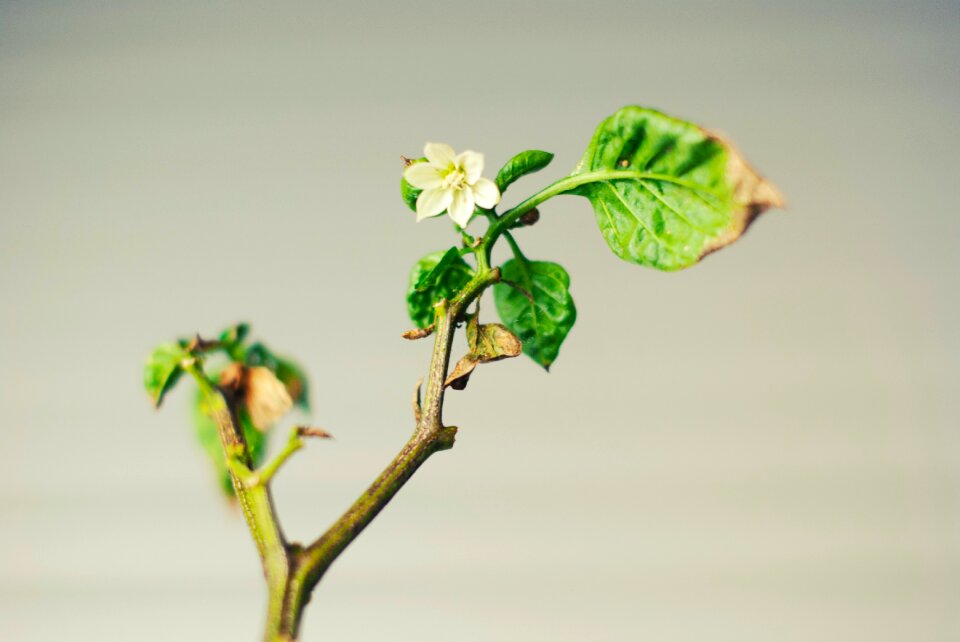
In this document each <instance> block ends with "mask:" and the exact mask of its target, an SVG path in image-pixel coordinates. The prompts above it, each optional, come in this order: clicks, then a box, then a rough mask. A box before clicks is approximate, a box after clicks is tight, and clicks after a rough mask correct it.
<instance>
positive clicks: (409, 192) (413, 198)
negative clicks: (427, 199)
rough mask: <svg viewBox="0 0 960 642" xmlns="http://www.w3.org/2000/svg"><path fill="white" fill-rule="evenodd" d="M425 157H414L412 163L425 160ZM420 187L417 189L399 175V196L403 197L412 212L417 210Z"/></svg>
mask: <svg viewBox="0 0 960 642" xmlns="http://www.w3.org/2000/svg"><path fill="white" fill-rule="evenodd" d="M426 160H427V159H426V158H415V159H413V162H414V163H422V162H425V161H426ZM422 191H423V190H422V189H417V188H416V187H414V186H413V185H411V184H410V183H408V182H407V179H405V178H404V177H403V176H401V177H400V197H401V198H402V199H403V202H404V203H406V204H407V207H409V208H410V209H411V210H413V211H414V212H416V211H417V198H418V197H419V196H420V192H422Z"/></svg>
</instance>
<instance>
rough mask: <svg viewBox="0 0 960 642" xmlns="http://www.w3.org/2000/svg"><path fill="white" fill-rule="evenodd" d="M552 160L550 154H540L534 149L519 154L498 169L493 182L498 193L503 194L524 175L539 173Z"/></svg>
mask: <svg viewBox="0 0 960 642" xmlns="http://www.w3.org/2000/svg"><path fill="white" fill-rule="evenodd" d="M552 160H553V154H551V153H550V152H541V151H539V150H536V149H528V150H527V151H525V152H520V153H519V154H517V155H516V156H514V157H513V158H511V159H510V160H508V161H507V162H506V164H505V165H504V166H503V167H501V168H500V171H499V172H497V178H496V179H494V182H496V184H497V187H498V188H499V189H500V193H501V194H503V192H504V191H505V190H506V189H507V187H508V186H509V185H510V184H511V183H513V182H514V181H515V180H517V179H518V178H520V177H521V176H524V175H526V174H532V173H533V172H539V171H540V170H541V169H543V168H544V167H546V166H547V165H549V164H550V161H552Z"/></svg>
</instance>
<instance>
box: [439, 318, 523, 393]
mask: <svg viewBox="0 0 960 642" xmlns="http://www.w3.org/2000/svg"><path fill="white" fill-rule="evenodd" d="M467 343H468V344H469V345H470V352H468V353H467V354H466V355H464V357H463V358H462V359H460V361H458V362H457V365H456V366H454V368H453V372H451V373H450V375H449V376H448V377H447V380H446V381H445V382H444V384H443V385H444V387H447V386H449V387H451V388H453V389H454V390H463V389H464V388H466V387H467V382H468V381H469V379H470V374H471V373H472V372H473V370H474V368H476V367H477V366H478V365H480V364H481V363H491V362H493V361H500V360H501V359H509V358H510V357H516V356H517V355H519V354H520V352H521V351H522V349H523V346H522V344H521V343H520V339H518V338H517V335H515V334H514V333H512V332H510V330H508V329H507V327H506V326H504V325H501V324H499V323H487V324H480V323H478V322H477V316H476V315H474V316H473V317H471V318H470V320H469V321H468V322H467Z"/></svg>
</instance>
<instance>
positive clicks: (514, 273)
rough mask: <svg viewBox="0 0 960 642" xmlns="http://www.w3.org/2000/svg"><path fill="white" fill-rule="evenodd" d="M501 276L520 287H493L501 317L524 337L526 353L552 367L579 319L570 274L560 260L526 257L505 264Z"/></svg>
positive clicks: (511, 328)
mask: <svg viewBox="0 0 960 642" xmlns="http://www.w3.org/2000/svg"><path fill="white" fill-rule="evenodd" d="M500 276H501V278H502V279H504V280H505V281H509V282H510V283H511V284H514V285H516V286H517V287H514V285H510V284H507V283H498V284H497V285H495V286H494V287H493V298H494V302H495V303H496V305H497V312H498V313H499V314H500V318H501V319H502V320H503V322H504V324H506V326H507V327H508V328H510V330H512V331H513V333H514V334H516V335H517V336H519V337H520V340H521V341H522V342H523V352H524V353H525V354H526V355H528V356H529V357H530V358H531V359H533V360H534V361H536V362H537V363H539V364H540V365H541V366H543V367H544V368H547V369H549V368H550V364H552V363H553V362H554V360H556V358H557V354H558V353H559V352H560V345H561V344H562V343H563V340H564V339H565V338H566V337H567V333H568V332H570V328H572V327H573V324H574V322H576V320H577V308H576V306H574V304H573V298H572V297H571V296H570V276H569V275H568V274H567V271H566V270H564V269H563V268H562V267H561V266H559V265H557V264H556V263H549V262H546V261H529V260H527V259H525V258H516V259H511V260H509V261H507V262H506V263H504V264H503V265H502V266H501V267H500ZM518 288H520V289H518ZM521 290H522V291H521Z"/></svg>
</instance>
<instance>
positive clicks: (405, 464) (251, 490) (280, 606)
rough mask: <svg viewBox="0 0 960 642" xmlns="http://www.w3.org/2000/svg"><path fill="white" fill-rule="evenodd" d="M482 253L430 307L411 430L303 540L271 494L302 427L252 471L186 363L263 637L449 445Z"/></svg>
mask: <svg viewBox="0 0 960 642" xmlns="http://www.w3.org/2000/svg"><path fill="white" fill-rule="evenodd" d="M486 252H487V248H486V247H485V243H484V242H481V248H480V251H478V252H477V273H476V275H475V276H474V277H473V279H471V280H470V282H469V283H467V285H466V286H464V288H463V290H461V292H460V293H459V294H458V295H457V296H456V297H454V298H453V299H452V300H450V301H441V302H440V303H438V304H437V306H436V309H435V333H434V334H435V336H434V343H433V353H432V355H431V358H430V368H429V371H428V373H427V380H426V386H425V388H424V396H423V401H422V403H420V405H419V417H418V419H417V422H416V428H415V430H414V433H413V435H412V436H411V437H410V439H409V441H407V443H406V444H405V445H404V447H403V448H402V449H401V450H400V452H399V453H398V454H397V456H396V457H394V459H393V461H391V462H390V463H389V464H388V465H387V467H386V468H385V469H384V471H383V472H382V473H381V474H380V476H379V477H378V478H377V479H376V481H374V482H373V484H372V485H371V486H370V487H369V488H368V489H367V490H366V492H364V493H363V495H361V496H360V498H359V499H358V500H357V501H356V502H354V504H353V505H352V506H351V507H350V508H349V509H347V512H345V513H344V514H343V515H342V516H341V517H340V518H339V519H338V520H337V521H336V522H334V524H333V525H332V526H331V527H330V528H329V529H328V530H327V531H326V532H325V533H324V534H323V535H321V536H320V537H319V538H317V539H316V540H315V541H314V542H313V543H311V544H310V545H309V546H306V547H303V546H301V545H299V544H296V543H287V542H286V540H285V539H284V536H283V532H282V530H281V528H280V524H279V519H278V518H277V515H276V510H275V508H274V505H273V501H272V498H271V496H270V481H271V480H272V478H273V476H274V475H275V474H276V472H277V470H279V468H280V467H281V466H282V465H283V464H284V462H285V461H286V460H287V459H289V457H290V456H291V455H292V454H293V453H294V452H296V451H297V450H299V449H300V448H301V447H302V446H303V441H302V433H301V432H300V431H298V430H294V432H293V433H292V434H291V435H290V438H289V440H288V441H287V444H286V445H285V447H284V449H283V450H282V451H281V452H280V453H279V454H278V455H277V457H276V458H275V459H274V460H273V461H271V462H270V463H269V464H267V465H266V466H264V467H263V468H262V469H260V470H258V471H255V470H252V461H251V458H250V454H249V451H248V449H247V445H246V442H245V440H244V438H243V433H242V431H241V430H240V429H239V422H237V421H236V413H235V409H234V407H233V405H232V403H231V399H230V395H229V393H228V392H226V391H224V390H221V389H220V388H218V387H217V386H215V385H214V384H213V383H212V382H211V381H210V380H209V379H208V378H207V377H206V375H205V374H204V373H203V370H202V368H201V367H200V366H199V365H198V364H196V363H192V364H187V365H186V367H187V370H188V371H189V372H190V373H191V374H192V375H193V376H194V377H195V378H196V379H197V382H198V384H199V385H200V388H201V390H203V393H204V398H205V400H206V403H207V407H208V411H209V412H210V414H211V416H212V417H213V418H214V420H215V421H216V423H217V427H218V430H219V434H220V440H221V442H222V445H223V448H224V453H225V456H226V460H227V465H228V469H229V470H230V476H231V479H232V480H233V486H234V490H235V491H236V495H237V499H238V500H239V502H240V506H241V507H242V508H243V513H244V516H245V518H246V520H247V525H248V527H249V529H250V533H251V535H252V536H253V539H254V541H255V542H256V544H257V550H258V551H259V553H260V558H261V561H262V564H263V569H264V575H265V577H266V580H267V588H268V591H269V600H268V609H267V626H266V630H265V632H264V641H265V642H289V641H292V640H296V638H297V635H298V631H299V628H300V621H301V618H302V615H303V608H304V607H305V606H306V604H307V602H309V600H310V594H311V592H312V591H313V589H314V587H315V586H316V585H317V583H318V582H319V581H320V579H321V578H322V577H323V574H324V573H325V572H326V571H327V569H328V568H330V565H331V564H333V562H334V560H336V558H337V557H338V556H339V555H340V553H341V552H342V551H343V550H344V549H345V548H346V547H347V546H348V545H349V544H350V543H351V542H352V541H353V540H354V539H356V537H357V536H358V535H359V534H360V533H361V532H362V531H363V529H364V528H366V526H367V525H368V524H369V523H370V522H371V521H372V520H373V518H374V517H376V516H377V514H378V513H379V512H380V511H381V510H383V508H384V507H385V506H386V505H387V504H388V503H389V502H390V500H391V499H393V497H394V495H396V494H397V492H398V491H399V490H400V489H401V488H402V487H403V485H404V484H406V482H407V481H408V480H409V479H410V477H412V476H413V474H414V473H415V472H416V471H417V469H418V468H419V467H420V465H421V464H423V462H425V461H426V460H427V459H428V458H429V457H430V456H431V455H432V454H434V453H436V452H439V451H442V450H447V449H449V448H452V447H453V443H454V439H455V437H456V433H457V429H456V427H454V426H444V425H443V417H442V410H443V394H444V386H443V384H444V381H445V380H446V378H447V370H448V368H449V365H450V350H451V348H452V346H453V338H454V334H455V332H456V327H457V323H458V321H459V320H460V318H461V316H462V314H463V312H464V310H466V308H467V307H468V306H469V305H470V304H471V303H472V302H473V301H474V300H476V299H477V297H479V296H480V295H481V294H482V293H483V291H484V290H485V289H486V288H488V287H490V286H491V285H493V284H494V283H497V282H498V281H499V280H500V271H499V270H498V269H491V268H490V266H489V263H488V262H487V255H486Z"/></svg>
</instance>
